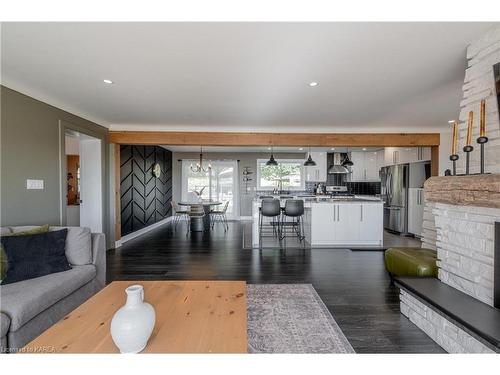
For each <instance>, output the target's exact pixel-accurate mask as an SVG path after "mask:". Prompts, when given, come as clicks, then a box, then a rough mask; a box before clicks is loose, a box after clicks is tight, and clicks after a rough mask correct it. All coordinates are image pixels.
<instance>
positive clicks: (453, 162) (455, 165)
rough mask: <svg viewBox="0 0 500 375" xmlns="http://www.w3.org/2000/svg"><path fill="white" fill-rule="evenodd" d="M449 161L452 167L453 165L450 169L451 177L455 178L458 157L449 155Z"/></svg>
mask: <svg viewBox="0 0 500 375" xmlns="http://www.w3.org/2000/svg"><path fill="white" fill-rule="evenodd" d="M450 160H451V162H452V165H453V169H452V173H453V176H456V175H457V160H458V155H457V154H453V155H450Z"/></svg>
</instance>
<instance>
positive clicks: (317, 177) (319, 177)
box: [304, 152, 327, 182]
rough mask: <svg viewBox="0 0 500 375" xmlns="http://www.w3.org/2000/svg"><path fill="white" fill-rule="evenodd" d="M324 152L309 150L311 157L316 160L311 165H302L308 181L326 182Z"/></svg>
mask: <svg viewBox="0 0 500 375" xmlns="http://www.w3.org/2000/svg"><path fill="white" fill-rule="evenodd" d="M326 156H327V155H326V152H311V158H312V159H313V160H314V161H315V162H316V165H315V166H313V167H304V170H305V175H306V181H309V182H326V178H327V176H326V171H327V162H326Z"/></svg>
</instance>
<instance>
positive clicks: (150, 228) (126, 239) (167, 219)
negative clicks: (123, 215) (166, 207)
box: [115, 216, 174, 249]
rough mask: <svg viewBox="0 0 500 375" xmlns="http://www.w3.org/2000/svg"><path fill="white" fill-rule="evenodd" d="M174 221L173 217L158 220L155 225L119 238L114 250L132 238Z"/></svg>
mask: <svg viewBox="0 0 500 375" xmlns="http://www.w3.org/2000/svg"><path fill="white" fill-rule="evenodd" d="M173 220H174V217H173V216H169V217H167V218H166V219H163V220H160V221H158V222H157V223H154V224H151V225H149V226H147V227H145V228H142V229H139V230H136V231H135V232H132V233H129V234H127V235H126V236H123V237H122V238H120V239H119V240H118V241H115V249H116V248H118V247H120V246H121V245H123V244H124V243H125V242H127V241H130V240H131V239H133V238H136V237H139V236H141V235H143V234H144V233H147V232H149V231H152V230H153V229H156V228H158V227H161V226H162V225H165V224H167V223H169V222H171V221H173Z"/></svg>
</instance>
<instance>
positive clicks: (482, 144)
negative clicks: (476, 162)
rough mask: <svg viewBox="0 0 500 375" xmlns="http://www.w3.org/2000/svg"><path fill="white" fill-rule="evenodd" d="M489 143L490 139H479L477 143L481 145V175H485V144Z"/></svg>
mask: <svg viewBox="0 0 500 375" xmlns="http://www.w3.org/2000/svg"><path fill="white" fill-rule="evenodd" d="M486 142H488V137H484V136H483V137H479V138H478V139H477V143H479V144H480V145H481V162H480V165H481V174H484V144H485V143H486Z"/></svg>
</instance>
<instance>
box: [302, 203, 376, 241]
mask: <svg viewBox="0 0 500 375" xmlns="http://www.w3.org/2000/svg"><path fill="white" fill-rule="evenodd" d="M383 232H384V231H383V204H382V203H371V202H370V203H366V202H363V203H354V202H347V203H342V202H339V203H336V202H334V203H317V204H312V205H311V245H312V246H315V245H316V246H335V247H339V246H382V244H383Z"/></svg>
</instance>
